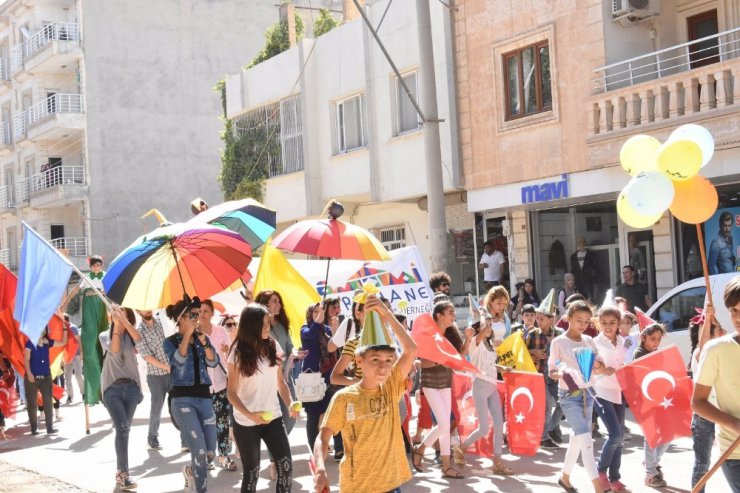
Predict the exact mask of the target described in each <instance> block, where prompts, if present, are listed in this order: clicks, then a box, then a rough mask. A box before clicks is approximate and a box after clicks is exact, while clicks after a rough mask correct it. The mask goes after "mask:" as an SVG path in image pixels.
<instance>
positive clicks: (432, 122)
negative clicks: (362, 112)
mask: <svg viewBox="0 0 740 493" xmlns="http://www.w3.org/2000/svg"><path fill="white" fill-rule="evenodd" d="M416 18H417V21H416V22H417V29H418V36H419V61H420V62H421V63H420V65H421V68H420V69H419V74H420V75H421V107H422V108H423V110H424V114H425V115H426V119H424V123H423V124H424V161H425V163H426V172H427V204H428V205H427V214H428V215H429V241H430V243H431V247H432V248H431V250H432V258H431V261H432V262H431V264H432V271H435V272H436V271H440V270H444V271H446V270H447V220H446V218H445V194H444V184H443V181H442V153H441V151H440V148H439V122H440V120H439V117H438V115H437V83H436V80H435V76H434V49H433V47H432V22H431V17H430V14H429V0H416Z"/></svg>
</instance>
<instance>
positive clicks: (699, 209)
mask: <svg viewBox="0 0 740 493" xmlns="http://www.w3.org/2000/svg"><path fill="white" fill-rule="evenodd" d="M673 187H674V188H675V190H676V195H675V196H674V197H673V203H672V204H671V206H670V208H669V210H670V211H671V213H672V214H673V215H674V216H676V219H678V220H679V221H683V222H685V223H689V224H699V223H703V222H704V221H706V220H707V219H709V218H710V217H712V214H714V212H715V211H716V210H717V206H718V205H719V197H718V196H717V189H716V188H714V185H712V182H711V181H709V180H708V179H706V178H704V177H703V176H701V175H696V176H694V177H693V178H689V179H688V180H685V181H674V182H673Z"/></svg>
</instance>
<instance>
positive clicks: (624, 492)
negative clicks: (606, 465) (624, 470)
mask: <svg viewBox="0 0 740 493" xmlns="http://www.w3.org/2000/svg"><path fill="white" fill-rule="evenodd" d="M609 487H610V488H611V489H612V492H613V493H630V490H629V489H627V487H626V486H625V485H624V484H622V482H621V481H620V480H616V481H609Z"/></svg>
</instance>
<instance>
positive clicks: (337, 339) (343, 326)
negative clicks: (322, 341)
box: [331, 317, 357, 348]
mask: <svg viewBox="0 0 740 493" xmlns="http://www.w3.org/2000/svg"><path fill="white" fill-rule="evenodd" d="M350 320H351V319H350V317H345V319H344V320H342V323H340V324H339V327H337V330H336V331H335V332H334V335H333V336H331V342H333V343H334V345H335V346H336V347H338V348H340V347H342V346H344V345H345V344H347V341H349V340H352V339H354V338H355V337H356V335H357V324H356V323H355V322H354V321H352V328H351V329H350V331H349V334H347V324H348V323H349V321H350ZM345 334H347V337H345V336H344V335H345Z"/></svg>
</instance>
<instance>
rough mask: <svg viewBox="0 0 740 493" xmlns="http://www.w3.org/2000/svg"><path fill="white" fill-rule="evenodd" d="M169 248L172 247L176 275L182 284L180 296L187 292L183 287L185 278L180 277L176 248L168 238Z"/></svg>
mask: <svg viewBox="0 0 740 493" xmlns="http://www.w3.org/2000/svg"><path fill="white" fill-rule="evenodd" d="M170 248H171V249H172V256H173V257H175V267H177V275H178V276H179V277H180V284H181V285H182V297H183V299H184V298H185V295H187V294H188V292H187V290H186V289H185V280H184V279H183V278H182V271H181V270H180V262H179V261H178V259H177V250H175V243H174V242H173V241H172V239H170Z"/></svg>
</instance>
